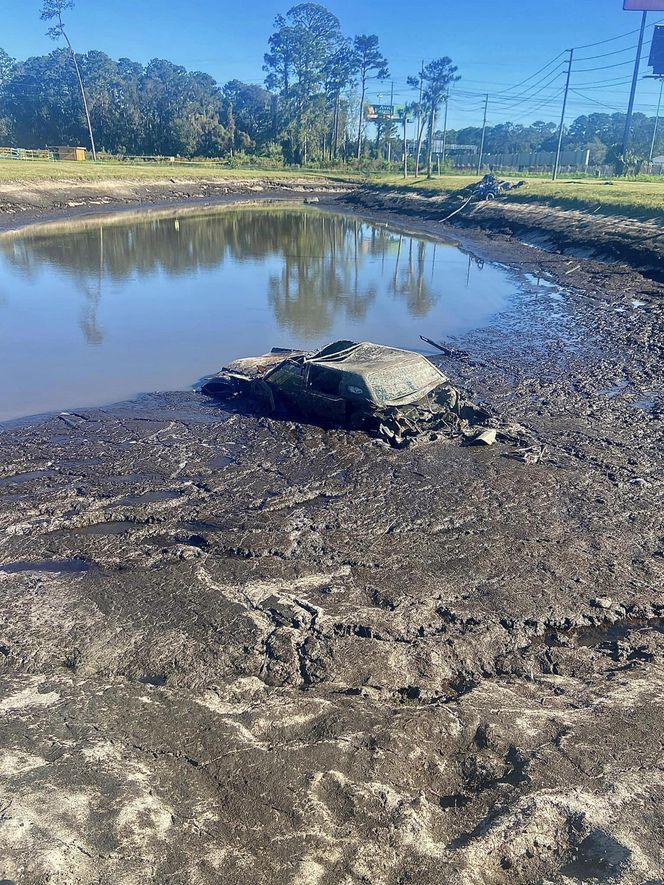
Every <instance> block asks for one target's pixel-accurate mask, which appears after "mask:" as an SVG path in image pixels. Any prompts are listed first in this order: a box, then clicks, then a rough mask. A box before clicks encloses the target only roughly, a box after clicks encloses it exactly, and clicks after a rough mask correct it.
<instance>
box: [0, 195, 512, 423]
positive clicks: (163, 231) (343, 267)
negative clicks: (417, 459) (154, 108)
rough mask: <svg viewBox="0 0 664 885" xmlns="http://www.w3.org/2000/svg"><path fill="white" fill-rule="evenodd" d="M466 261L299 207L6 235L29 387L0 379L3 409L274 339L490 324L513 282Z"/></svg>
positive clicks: (108, 386)
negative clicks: (13, 387) (5, 387)
mask: <svg viewBox="0 0 664 885" xmlns="http://www.w3.org/2000/svg"><path fill="white" fill-rule="evenodd" d="M466 260H467V261H468V268H466ZM472 262H473V259H471V258H470V257H468V259H466V256H465V255H464V254H463V253H461V252H460V251H459V250H458V249H456V248H454V247H451V246H445V245H441V244H435V243H433V242H429V241H426V240H421V239H414V238H412V237H409V236H406V235H403V234H399V233H396V232H394V231H392V230H389V229H388V228H386V227H385V226H382V225H373V224H368V223H366V222H363V221H361V220H359V219H356V218H352V217H346V216H342V215H336V214H332V213H326V212H321V211H320V210H315V209H312V208H310V207H306V208H304V207H294V206H291V207H283V206H282V207H278V208H277V207H273V206H269V207H268V206H263V207H241V208H237V207H235V208H231V209H229V208H225V209H224V210H223V211H211V212H208V214H199V215H196V214H191V213H177V214H175V215H173V214H171V215H170V216H168V217H164V216H149V217H144V218H142V219H139V220H136V219H125V220H118V219H116V220H113V221H111V220H106V221H99V222H94V223H91V222H87V223H86V225H85V226H80V225H78V226H76V225H71V226H69V227H65V226H61V227H59V228H57V229H54V230H52V231H50V232H49V231H48V230H46V231H42V232H37V233H34V232H33V233H32V234H26V235H24V236H21V237H16V238H13V239H1V240H0V292H7V294H8V297H7V299H6V301H5V302H2V300H0V372H2V371H3V370H4V369H8V370H9V373H10V374H14V375H15V376H16V377H20V378H23V379H24V384H25V386H24V389H23V390H21V391H20V392H18V393H15V394H14V395H8V397H7V398H6V397H5V392H4V391H0V420H2V419H4V418H7V417H9V416H13V415H20V414H29V413H30V412H31V411H36V410H37V409H44V410H46V409H51V408H53V409H55V408H64V407H68V406H71V407H75V406H76V405H86V404H91V403H98V402H107V401H111V400H113V399H116V398H118V397H120V396H126V395H130V394H133V393H135V392H137V391H140V390H149V389H155V388H160V387H161V388H166V387H169V388H174V387H179V388H182V387H185V386H187V385H188V384H189V383H191V382H192V381H193V380H194V379H195V378H196V377H199V376H200V375H202V374H205V373H206V372H210V371H213V370H215V369H217V368H218V367H219V365H220V364H221V363H222V362H223V361H225V360H227V359H230V358H232V357H236V356H241V355H243V354H246V353H252V352H255V351H256V350H259V349H266V348H269V347H271V346H273V345H275V344H286V345H293V346H310V347H313V346H316V345H318V344H322V343H325V342H326V341H327V340H328V339H332V338H336V337H353V338H364V339H369V338H373V339H375V340H379V341H383V342H385V343H392V344H401V345H404V346H411V347H413V346H417V342H418V336H419V333H420V332H426V333H427V334H433V335H435V336H438V337H446V336H448V335H450V334H459V333H461V332H464V331H467V330H468V329H471V328H475V327H477V326H478V325H481V324H483V323H485V322H486V321H487V320H488V319H489V318H490V317H491V316H492V315H493V314H494V313H495V312H496V311H497V310H499V309H501V308H502V307H503V305H504V303H505V300H506V297H507V295H508V294H509V293H510V291H511V288H512V287H511V285H510V283H509V281H508V279H507V278H506V276H505V274H504V273H503V272H502V271H499V270H497V269H496V268H493V267H487V268H486V269H485V271H484V272H483V273H482V274H481V275H480V274H478V273H473V274H472V275H471V273H470V268H471V263H472ZM473 267H476V268H477V270H478V271H479V270H481V269H482V266H481V264H479V263H477V264H476V265H475V264H474V265H473ZM424 318H427V321H426V324H424V323H423V322H422V320H423V319H424ZM279 330H283V332H282V334H279ZM81 332H82V333H83V338H82V339H81ZM284 333H285V334H284ZM76 336H78V338H76ZM5 377H6V376H5ZM38 392H39V393H38Z"/></svg>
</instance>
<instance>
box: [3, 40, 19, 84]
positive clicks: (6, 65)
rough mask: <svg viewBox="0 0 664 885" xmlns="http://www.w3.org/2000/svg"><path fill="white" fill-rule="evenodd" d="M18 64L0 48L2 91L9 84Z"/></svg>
mask: <svg viewBox="0 0 664 885" xmlns="http://www.w3.org/2000/svg"><path fill="white" fill-rule="evenodd" d="M15 64H16V61H15V59H13V58H12V57H11V56H10V55H8V54H7V53H6V52H5V50H4V49H2V47H0V89H2V87H3V86H4V85H5V83H7V81H8V80H9V78H10V77H11V75H12V72H13V71H14V66H15Z"/></svg>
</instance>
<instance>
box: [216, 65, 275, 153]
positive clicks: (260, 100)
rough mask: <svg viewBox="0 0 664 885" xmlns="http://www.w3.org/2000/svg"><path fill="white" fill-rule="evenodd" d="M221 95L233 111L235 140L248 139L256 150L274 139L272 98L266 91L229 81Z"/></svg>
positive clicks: (252, 85) (258, 87)
mask: <svg viewBox="0 0 664 885" xmlns="http://www.w3.org/2000/svg"><path fill="white" fill-rule="evenodd" d="M223 94H224V98H225V99H226V101H227V102H229V103H230V105H231V106H232V109H233V110H232V114H233V118H234V120H235V131H236V133H237V134H236V138H239V139H240V140H246V139H249V142H250V143H251V145H253V146H254V147H256V148H257V149H258V150H261V149H262V148H264V147H265V146H266V145H267V144H269V142H270V141H272V140H273V139H274V137H275V133H274V131H273V119H272V118H273V114H272V96H271V95H270V93H269V92H268V91H267V89H263V87H262V86H257V85H255V84H253V83H242V81H241V80H230V81H229V82H228V83H226V85H225V86H224V88H223ZM245 136H246V139H245Z"/></svg>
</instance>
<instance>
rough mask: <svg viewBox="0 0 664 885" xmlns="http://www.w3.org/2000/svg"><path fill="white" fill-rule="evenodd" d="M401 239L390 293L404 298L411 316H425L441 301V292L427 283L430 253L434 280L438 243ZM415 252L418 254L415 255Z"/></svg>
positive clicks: (431, 276) (431, 275)
mask: <svg viewBox="0 0 664 885" xmlns="http://www.w3.org/2000/svg"><path fill="white" fill-rule="evenodd" d="M405 239H406V238H405V237H400V238H399V246H398V250H397V258H396V263H395V266H394V275H393V277H392V281H391V284H390V290H391V291H392V292H393V293H394V295H396V296H397V297H398V298H403V299H404V300H405V302H406V306H407V308H408V313H409V314H410V315H411V316H417V317H424V316H426V315H427V314H428V313H429V311H430V310H431V308H432V307H433V305H434V304H435V303H436V301H438V299H439V298H440V294H441V293H440V290H435V289H433V288H432V286H431V285H430V282H428V281H427V280H426V276H427V273H426V270H427V263H428V253H429V252H431V261H430V264H431V274H430V279H431V278H433V270H434V264H435V260H436V247H435V244H432V243H428V242H426V241H425V240H413V239H411V238H408V239H407V242H404V240H405ZM414 253H415V254H414Z"/></svg>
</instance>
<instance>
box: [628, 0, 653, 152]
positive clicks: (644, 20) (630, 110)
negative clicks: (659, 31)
mask: <svg viewBox="0 0 664 885" xmlns="http://www.w3.org/2000/svg"><path fill="white" fill-rule="evenodd" d="M647 21H648V13H647V12H644V13H643V15H642V16H641V33H640V34H639V45H638V48H637V50H636V61H635V62H634V75H633V76H632V89H631V91H630V93H629V105H628V106H627V119H626V120H625V134H624V135H623V143H622V156H623V161H624V160H625V158H626V156H627V149H628V147H629V139H630V137H631V134H632V117H633V116H634V101H635V99H636V86H637V83H638V82H639V69H640V67H641V52H642V51H643V38H644V37H645V33H646V24H647Z"/></svg>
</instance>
